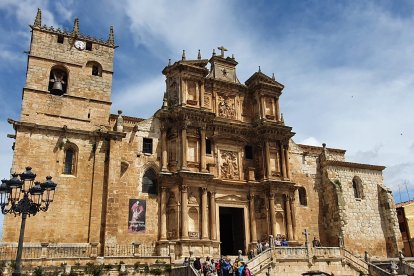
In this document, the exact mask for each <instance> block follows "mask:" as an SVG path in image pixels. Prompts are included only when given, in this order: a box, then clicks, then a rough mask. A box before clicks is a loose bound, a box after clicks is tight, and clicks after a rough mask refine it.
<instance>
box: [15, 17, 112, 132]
mask: <svg viewBox="0 0 414 276" xmlns="http://www.w3.org/2000/svg"><path fill="white" fill-rule="evenodd" d="M41 17H42V14H41V10H40V9H39V10H38V12H37V15H36V19H35V21H34V24H33V25H32V26H31V29H32V39H31V44H30V51H29V57H28V64H27V75H26V83H25V86H24V88H23V104H22V113H21V118H20V119H21V121H22V122H27V123H37V124H46V125H50V126H58V127H61V126H62V125H66V126H68V127H76V128H81V129H83V130H92V129H96V127H99V126H102V125H104V126H106V125H107V124H108V117H109V112H110V106H111V101H110V99H111V89H112V75H113V56H114V49H115V48H116V46H115V44H114V32H113V28H112V27H111V28H110V31H109V37H108V39H107V40H105V41H104V40H102V39H97V38H94V37H91V36H87V35H84V34H82V33H81V32H80V28H79V20H78V19H75V21H74V24H73V29H72V31H68V30H61V29H60V28H54V27H47V26H46V25H43V26H42V18H41Z"/></svg>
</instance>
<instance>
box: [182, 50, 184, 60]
mask: <svg viewBox="0 0 414 276" xmlns="http://www.w3.org/2000/svg"><path fill="white" fill-rule="evenodd" d="M181 60H185V50H183V55H182V56H181Z"/></svg>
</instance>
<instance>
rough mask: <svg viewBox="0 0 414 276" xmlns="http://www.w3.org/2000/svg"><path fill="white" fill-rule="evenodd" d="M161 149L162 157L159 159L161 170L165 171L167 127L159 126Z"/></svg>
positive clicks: (166, 163) (166, 169) (166, 162)
mask: <svg viewBox="0 0 414 276" xmlns="http://www.w3.org/2000/svg"><path fill="white" fill-rule="evenodd" d="M161 151H162V159H161V164H162V167H161V171H163V172H166V171H168V168H167V165H168V154H167V129H166V127H164V126H163V127H162V128H161Z"/></svg>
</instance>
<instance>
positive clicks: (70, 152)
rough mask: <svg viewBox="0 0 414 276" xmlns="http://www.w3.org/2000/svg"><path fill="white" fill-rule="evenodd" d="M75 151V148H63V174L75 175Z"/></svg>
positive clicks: (70, 146)
mask: <svg viewBox="0 0 414 276" xmlns="http://www.w3.org/2000/svg"><path fill="white" fill-rule="evenodd" d="M76 161H77V150H76V147H75V146H72V145H69V146H67V147H66V148H65V159H64V161H63V174H72V175H75V174H76Z"/></svg>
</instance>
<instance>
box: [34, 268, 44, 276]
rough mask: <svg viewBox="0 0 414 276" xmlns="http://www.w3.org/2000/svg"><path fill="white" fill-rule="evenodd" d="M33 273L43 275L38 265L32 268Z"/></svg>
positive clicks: (37, 275)
mask: <svg viewBox="0 0 414 276" xmlns="http://www.w3.org/2000/svg"><path fill="white" fill-rule="evenodd" d="M33 275H35V276H42V275H43V269H42V268H41V267H40V266H38V267H36V268H35V270H33Z"/></svg>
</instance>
